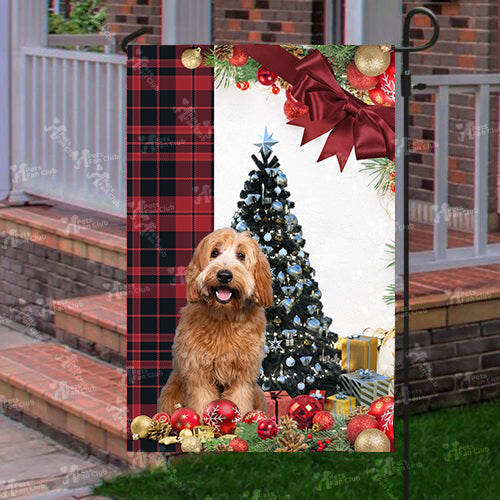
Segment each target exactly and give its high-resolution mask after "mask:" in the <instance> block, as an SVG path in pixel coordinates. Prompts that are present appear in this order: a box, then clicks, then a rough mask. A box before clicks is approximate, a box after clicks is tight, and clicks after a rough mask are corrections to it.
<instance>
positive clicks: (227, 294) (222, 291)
mask: <svg viewBox="0 0 500 500" xmlns="http://www.w3.org/2000/svg"><path fill="white" fill-rule="evenodd" d="M217 297H219V299H220V300H229V299H230V298H231V290H229V288H226V287H223V286H221V287H220V288H219V289H218V290H217Z"/></svg>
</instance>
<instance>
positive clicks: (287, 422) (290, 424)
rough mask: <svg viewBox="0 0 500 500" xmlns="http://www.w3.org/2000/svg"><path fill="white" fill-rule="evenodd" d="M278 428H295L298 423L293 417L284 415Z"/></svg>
mask: <svg viewBox="0 0 500 500" xmlns="http://www.w3.org/2000/svg"><path fill="white" fill-rule="evenodd" d="M278 428H279V429H281V430H285V431H289V430H295V429H297V428H298V424H297V422H296V421H295V420H294V419H293V418H290V417H289V416H288V415H283V416H282V417H280V419H279V420H278Z"/></svg>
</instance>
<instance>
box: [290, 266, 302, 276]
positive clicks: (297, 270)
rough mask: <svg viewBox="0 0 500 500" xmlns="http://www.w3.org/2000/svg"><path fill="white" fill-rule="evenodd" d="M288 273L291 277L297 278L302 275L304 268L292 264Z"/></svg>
mask: <svg viewBox="0 0 500 500" xmlns="http://www.w3.org/2000/svg"><path fill="white" fill-rule="evenodd" d="M286 271H287V273H288V274H289V275H290V276H294V277H295V278H297V277H299V276H300V275H301V274H302V268H301V267H300V266H299V265H298V264H292V265H291V266H290V267H289V268H288V269H287V270H286Z"/></svg>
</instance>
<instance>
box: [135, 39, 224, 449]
mask: <svg viewBox="0 0 500 500" xmlns="http://www.w3.org/2000/svg"><path fill="white" fill-rule="evenodd" d="M192 47H193V46H187V45H177V46H156V45H142V46H131V47H129V54H128V55H129V57H128V63H127V196H128V204H127V207H128V208H127V236H128V239H127V258H128V269H127V276H128V289H129V294H128V304H127V318H128V324H127V332H128V334H127V335H128V337H127V340H128V352H127V376H128V394H127V401H128V424H130V421H131V420H132V418H134V417H136V416H137V415H149V416H152V415H154V414H155V413H156V408H157V406H156V404H157V399H158V395H159V393H160V390H161V388H162V387H163V385H164V384H165V383H166V381H167V379H168V376H169V374H170V370H171V368H172V343H173V339H174V333H175V329H176V326H177V322H178V320H179V311H180V309H181V307H183V306H184V305H185V303H186V284H185V269H186V266H187V265H188V263H189V261H190V260H191V257H192V255H193V252H194V249H195V248H196V246H197V244H198V243H199V242H200V240H201V239H202V238H203V237H204V236H205V235H206V234H208V233H209V232H211V231H212V230H213V176H214V173H213V158H214V148H213V120H214V93H213V90H214V87H213V70H212V69H211V68H208V67H204V66H200V67H198V68H196V69H195V70H190V69H186V68H185V67H184V66H183V65H182V63H181V54H182V52H183V51H184V50H186V49H187V48H192ZM201 48H202V52H204V51H205V50H207V49H208V47H203V46H202V47H201ZM129 437H130V434H129ZM168 448H170V449H173V447H168ZM168 448H165V447H161V449H162V450H166V451H170V450H169V449H168ZM128 449H129V451H132V450H133V451H157V450H158V445H157V444H156V443H154V442H152V441H148V440H141V441H132V440H130V439H129V444H128Z"/></svg>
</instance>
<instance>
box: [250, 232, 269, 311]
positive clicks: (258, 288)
mask: <svg viewBox="0 0 500 500" xmlns="http://www.w3.org/2000/svg"><path fill="white" fill-rule="evenodd" d="M253 241H254V242H255V245H256V246H257V261H256V264H255V270H254V279H255V291H254V300H255V302H256V303H257V304H260V305H261V306H262V307H263V308H264V309H267V308H268V307H271V306H272V305H273V280H272V277H271V268H270V267H269V262H268V260H267V258H266V256H265V255H264V254H263V253H262V251H261V250H260V248H259V245H258V243H257V242H256V241H255V240H253Z"/></svg>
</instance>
